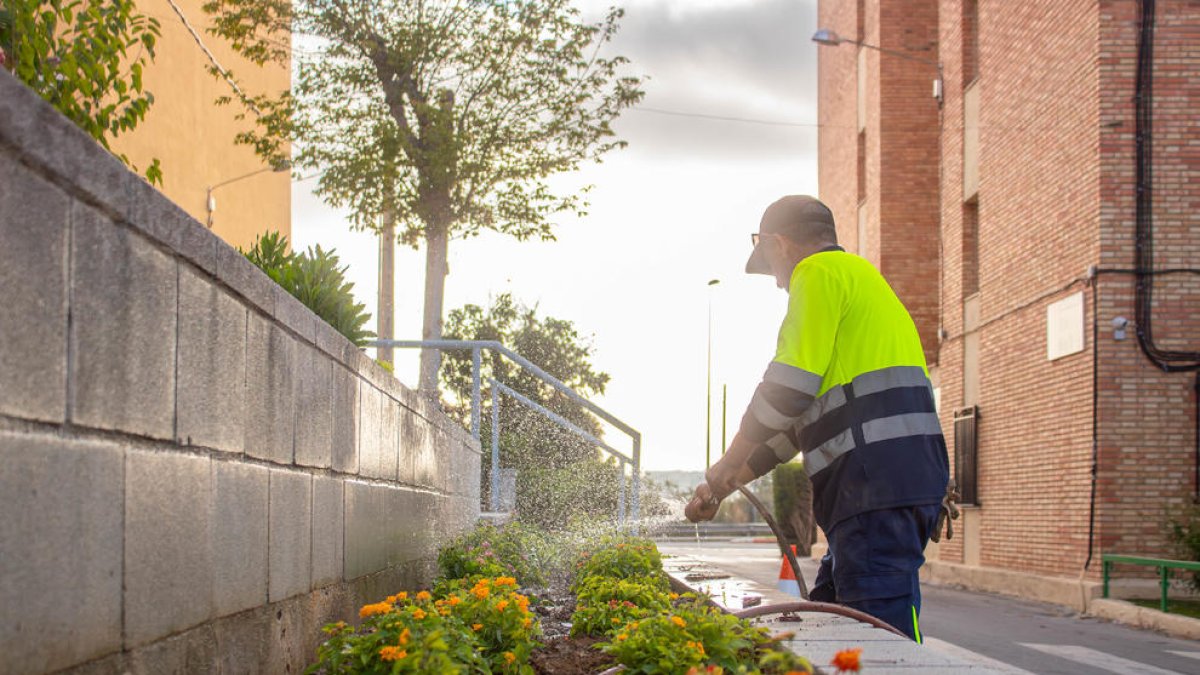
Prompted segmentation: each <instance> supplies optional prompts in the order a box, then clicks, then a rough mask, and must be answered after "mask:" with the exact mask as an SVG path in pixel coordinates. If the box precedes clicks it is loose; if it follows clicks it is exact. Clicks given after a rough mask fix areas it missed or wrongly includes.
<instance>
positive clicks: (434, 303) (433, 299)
mask: <svg viewBox="0 0 1200 675" xmlns="http://www.w3.org/2000/svg"><path fill="white" fill-rule="evenodd" d="M448 229H449V228H447V227H446V226H444V225H443V226H440V227H428V226H427V227H426V230H425V231H426V234H425V243H426V250H425V318H424V321H423V322H422V325H421V339H422V340H440V339H442V306H443V305H444V304H445V295H446V274H447V273H448V272H449V269H448V268H447V266H446V259H447V255H448V249H449V236H448ZM441 363H442V353H441V352H440V351H438V350H436V349H422V350H421V376H420V383H419V385H418V388H419V390H420V391H421V393H423V394H424V395H425V396H427V397H429V398H430V399H433V400H435V401H436V400H437V396H438V369H439V368H440V367H441Z"/></svg>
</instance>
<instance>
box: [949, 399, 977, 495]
mask: <svg viewBox="0 0 1200 675" xmlns="http://www.w3.org/2000/svg"><path fill="white" fill-rule="evenodd" d="M978 420H979V408H978V407H977V406H968V407H966V408H959V409H958V410H957V411H955V413H954V482H955V483H957V484H958V491H959V493H960V494H962V499H960V500H959V502H960V503H962V504H978V503H979V481H978V479H979V453H978V450H979V446H978V440H979V428H978V426H977V422H978Z"/></svg>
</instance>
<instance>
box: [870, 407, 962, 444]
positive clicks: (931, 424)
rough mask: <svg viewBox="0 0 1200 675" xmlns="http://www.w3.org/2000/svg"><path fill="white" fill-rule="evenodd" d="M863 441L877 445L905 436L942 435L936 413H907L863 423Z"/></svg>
mask: <svg viewBox="0 0 1200 675" xmlns="http://www.w3.org/2000/svg"><path fill="white" fill-rule="evenodd" d="M862 431H863V441H864V442H865V443H878V442H879V441H887V440H891V439H893V438H904V437H906V436H933V435H936V434H940V433H942V425H941V422H939V421H938V416H937V414H936V413H908V414H906V415H894V416H892V417H882V418H880V419H876V420H871V421H869V422H863V425H862Z"/></svg>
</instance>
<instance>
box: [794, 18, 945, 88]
mask: <svg viewBox="0 0 1200 675" xmlns="http://www.w3.org/2000/svg"><path fill="white" fill-rule="evenodd" d="M812 41H813V42H815V43H817V44H819V45H821V46H823V47H836V46H838V45H840V44H843V43H845V44H852V45H857V46H859V47H864V48H866V49H874V50H875V51H877V52H881V53H883V54H891V55H892V56H898V57H900V58H902V59H908V60H909V61H916V62H918V63H925V64H928V65H931V66H934V67H936V68H937V71H938V74H937V79H936V80H934V81H933V97H934V98H936V99H937V101H938V105H941V103H942V64H941V62H940V61H934V60H933V59H926V58H922V57H920V56H913V55H912V54H909V53H907V52H903V51H900V50H897V49H887V48H886V47H879V46H876V45H871V44H867V43H865V42H861V41H859V40H851V39H850V38H844V37H842V36H840V35H838V34H837V33H836V32H834V31H832V30H830V29H828V28H822V29H820V30H818V31H817V32H815V33H813V36H812Z"/></svg>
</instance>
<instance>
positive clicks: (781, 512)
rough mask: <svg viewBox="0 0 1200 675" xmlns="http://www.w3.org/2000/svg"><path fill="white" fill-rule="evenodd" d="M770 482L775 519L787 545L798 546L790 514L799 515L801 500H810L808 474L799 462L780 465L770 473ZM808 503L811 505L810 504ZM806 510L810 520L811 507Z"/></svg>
mask: <svg viewBox="0 0 1200 675" xmlns="http://www.w3.org/2000/svg"><path fill="white" fill-rule="evenodd" d="M771 482H772V486H773V488H774V490H773V497H774V502H775V503H774V506H775V519H776V521H777V522H778V523H779V526H780V527H781V528H782V529H783V531H784V535H785V537H786V538H787V540H788V543H790V544H800V543H801V541H800V539H801V536H800V533H798V532H796V527H795V525H794V523H793V520H794V519H793V518H792V514H795V513H799V509H800V508H801V504H802V502H803V500H804V499H806V498H807V499H810V500H811V496H810V495H811V494H812V488H811V487H810V485H811V484H810V483H809V478H808V474H807V473H805V471H804V464H802V463H800V462H785V463H783V464H780V465H779V466H777V467H775V469H774V470H773V471H772V472H771ZM805 488H807V489H805ZM809 503H810V504H811V502H809ZM808 508H809V517H810V518H811V506H809V507H808ZM804 543H805V544H807V543H808V542H804Z"/></svg>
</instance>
